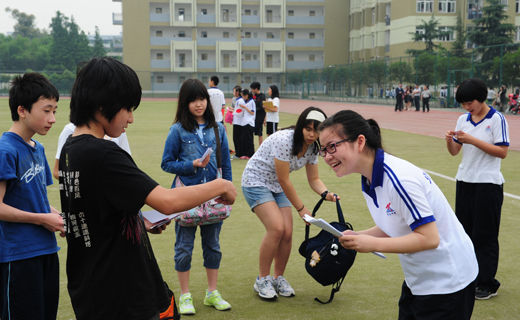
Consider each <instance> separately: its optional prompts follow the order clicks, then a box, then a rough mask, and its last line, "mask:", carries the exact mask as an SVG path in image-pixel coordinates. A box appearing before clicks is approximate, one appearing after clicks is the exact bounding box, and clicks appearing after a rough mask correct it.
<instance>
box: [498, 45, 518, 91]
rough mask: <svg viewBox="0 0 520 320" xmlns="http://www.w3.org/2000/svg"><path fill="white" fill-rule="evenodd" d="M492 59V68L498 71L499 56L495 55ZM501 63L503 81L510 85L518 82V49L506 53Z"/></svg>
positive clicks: (512, 85) (515, 84)
mask: <svg viewBox="0 0 520 320" xmlns="http://www.w3.org/2000/svg"><path fill="white" fill-rule="evenodd" d="M494 60H495V61H494V63H493V70H494V71H495V72H498V70H499V69H500V67H499V65H500V57H495V59H494ZM502 63H503V67H502V69H503V79H504V83H507V84H509V85H510V86H511V87H514V86H517V85H518V84H520V79H519V77H520V49H518V50H516V51H513V52H508V53H506V54H505V55H504V57H503V61H502Z"/></svg>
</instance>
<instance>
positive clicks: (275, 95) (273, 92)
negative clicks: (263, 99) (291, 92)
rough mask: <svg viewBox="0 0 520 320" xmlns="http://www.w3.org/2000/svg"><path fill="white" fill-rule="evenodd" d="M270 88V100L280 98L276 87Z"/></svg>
mask: <svg viewBox="0 0 520 320" xmlns="http://www.w3.org/2000/svg"><path fill="white" fill-rule="evenodd" d="M269 88H271V98H273V99H274V98H280V91H278V87H277V86H276V85H274V84H273V85H271V86H269Z"/></svg>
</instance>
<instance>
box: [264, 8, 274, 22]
mask: <svg viewBox="0 0 520 320" xmlns="http://www.w3.org/2000/svg"><path fill="white" fill-rule="evenodd" d="M265 18H266V19H265V20H266V22H268V23H271V22H273V10H271V9H267V11H266V17H265Z"/></svg>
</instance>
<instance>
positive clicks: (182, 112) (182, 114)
mask: <svg viewBox="0 0 520 320" xmlns="http://www.w3.org/2000/svg"><path fill="white" fill-rule="evenodd" d="M197 99H206V101H207V102H208V104H207V107H206V111H204V114H203V115H202V116H203V117H204V120H205V121H206V127H208V128H212V127H216V126H217V122H216V121H215V115H214V114H213V108H212V107H211V101H210V100H209V94H208V89H206V86H204V84H203V83H202V82H201V81H200V80H198V79H188V80H186V81H184V82H183V83H182V86H181V90H180V91H179V102H178V104H177V113H176V114H175V121H174V123H176V122H179V123H180V124H181V125H182V127H183V128H184V130H186V131H189V132H193V131H194V130H195V129H197V128H198V127H199V124H198V123H197V120H195V118H194V117H193V114H191V112H190V103H191V102H193V101H195V100H197Z"/></svg>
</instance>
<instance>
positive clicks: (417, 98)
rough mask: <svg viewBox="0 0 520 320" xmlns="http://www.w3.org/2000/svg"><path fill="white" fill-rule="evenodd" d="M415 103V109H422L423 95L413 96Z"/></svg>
mask: <svg viewBox="0 0 520 320" xmlns="http://www.w3.org/2000/svg"><path fill="white" fill-rule="evenodd" d="M413 105H414V106H415V111H420V110H421V97H420V96H414V97H413Z"/></svg>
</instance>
